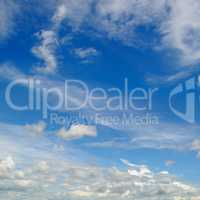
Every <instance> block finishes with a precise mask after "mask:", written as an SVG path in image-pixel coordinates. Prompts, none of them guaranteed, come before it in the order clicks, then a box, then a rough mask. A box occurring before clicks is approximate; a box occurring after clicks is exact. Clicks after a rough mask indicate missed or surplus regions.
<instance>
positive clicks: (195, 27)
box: [160, 0, 200, 65]
mask: <svg viewBox="0 0 200 200" xmlns="http://www.w3.org/2000/svg"><path fill="white" fill-rule="evenodd" d="M169 7H170V12H169V15H168V17H167V18H166V19H165V20H164V21H163V23H162V24H161V29H160V30H161V33H163V34H164V37H163V42H164V44H165V45H166V46H168V47H172V48H175V49H177V50H179V51H180V53H181V56H182V63H183V64H186V65H187V64H194V63H195V62H199V61H200V45H199V43H200V39H199V36H200V22H199V17H200V2H199V1H196V0H187V1H182V0H177V1H169Z"/></svg>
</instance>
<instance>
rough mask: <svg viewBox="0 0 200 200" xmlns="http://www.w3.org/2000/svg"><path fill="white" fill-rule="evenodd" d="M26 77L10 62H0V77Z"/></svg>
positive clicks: (6, 78) (13, 78)
mask: <svg viewBox="0 0 200 200" xmlns="http://www.w3.org/2000/svg"><path fill="white" fill-rule="evenodd" d="M25 77H27V76H26V75H25V74H24V73H23V72H21V71H20V70H18V69H17V68H16V67H15V66H14V65H12V64H11V63H2V64H0V78H2V79H5V80H15V79H21V78H25Z"/></svg>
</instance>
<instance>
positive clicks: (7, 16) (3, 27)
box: [0, 0, 19, 41]
mask: <svg viewBox="0 0 200 200" xmlns="http://www.w3.org/2000/svg"><path fill="white" fill-rule="evenodd" d="M0 8H1V12H0V41H1V40H3V39H6V38H8V37H9V35H10V34H12V32H13V31H14V28H15V26H16V16H17V14H18V12H19V4H17V2H16V1H13V0H11V1H6V0H2V1H0Z"/></svg>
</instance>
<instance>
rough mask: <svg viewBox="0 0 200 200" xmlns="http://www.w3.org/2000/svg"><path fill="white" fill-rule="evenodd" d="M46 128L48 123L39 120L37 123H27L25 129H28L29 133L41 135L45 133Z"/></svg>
mask: <svg viewBox="0 0 200 200" xmlns="http://www.w3.org/2000/svg"><path fill="white" fill-rule="evenodd" d="M45 129H46V123H45V122H43V121H39V122H38V123H37V124H31V125H30V124H27V125H26V126H25V130H26V131H28V132H29V133H33V134H36V135H41V134H43V133H44V131H45Z"/></svg>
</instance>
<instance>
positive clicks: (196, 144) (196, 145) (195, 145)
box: [192, 139, 200, 158]
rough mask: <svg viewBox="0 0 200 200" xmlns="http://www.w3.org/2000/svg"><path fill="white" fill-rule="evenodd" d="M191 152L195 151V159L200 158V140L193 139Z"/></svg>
mask: <svg viewBox="0 0 200 200" xmlns="http://www.w3.org/2000/svg"><path fill="white" fill-rule="evenodd" d="M192 150H194V151H197V153H198V154H197V157H198V158H200V139H195V140H194V141H193V142H192Z"/></svg>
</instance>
